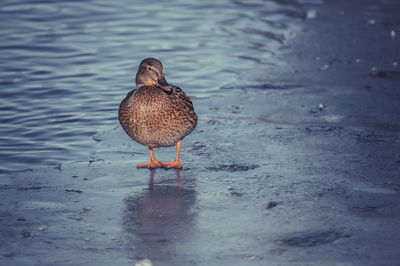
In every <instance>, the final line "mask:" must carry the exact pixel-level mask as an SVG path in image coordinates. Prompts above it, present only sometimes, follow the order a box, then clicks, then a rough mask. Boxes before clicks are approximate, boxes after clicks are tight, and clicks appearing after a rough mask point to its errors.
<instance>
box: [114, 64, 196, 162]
mask: <svg viewBox="0 0 400 266" xmlns="http://www.w3.org/2000/svg"><path fill="white" fill-rule="evenodd" d="M136 87H137V89H135V90H133V91H131V92H129V93H128V95H127V96H126V98H125V99H124V100H123V101H122V102H121V105H120V106H119V111H118V118H119V122H120V123H121V125H122V128H123V129H124V130H125V132H126V133H127V134H128V135H129V136H130V137H131V138H132V139H134V140H135V141H137V142H139V143H140V144H143V145H145V146H147V147H148V148H149V153H150V159H151V160H150V162H148V163H143V164H139V165H138V166H137V167H138V168H140V167H147V168H156V167H164V168H182V164H181V163H180V161H179V153H180V149H181V144H182V139H183V138H184V137H185V136H187V135H189V134H190V133H191V132H192V131H193V130H194V128H195V127H196V125H197V116H196V113H195V112H194V108H193V104H192V101H191V100H190V98H189V97H188V96H186V94H185V93H184V92H183V90H182V89H180V88H178V87H175V86H172V85H170V84H168V83H167V81H166V80H165V77H164V73H163V66H162V64H161V62H160V61H159V60H157V59H155V58H146V59H144V60H143V61H142V62H141V63H140V65H139V68H138V71H137V73H136ZM174 145H176V156H175V160H174V161H172V162H168V163H162V162H160V161H158V160H157V159H156V157H155V156H154V151H153V149H154V148H159V147H169V146H174Z"/></svg>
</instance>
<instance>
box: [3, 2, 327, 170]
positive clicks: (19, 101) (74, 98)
mask: <svg viewBox="0 0 400 266" xmlns="http://www.w3.org/2000/svg"><path fill="white" fill-rule="evenodd" d="M315 3H319V1H304V0H301V1H300V0H298V1H296V0H289V1H285V0H273V1H251V2H250V1H235V0H232V1H228V0H222V1H165V2H162V1H150V2H149V1H134V2H132V1H124V0H121V1H101V0H99V1H88V2H84V3H83V2H81V1H45V0H43V1H27V0H25V1H24V0H20V1H14V0H12V1H11V0H10V1H3V2H2V5H1V7H0V23H1V24H0V25H1V27H0V34H1V36H2V38H1V44H0V51H1V53H0V125H1V126H0V173H7V172H10V171H11V172H12V171H21V170H26V169H33V168H36V167H41V166H56V165H57V164H59V163H61V162H62V163H64V162H69V161H80V160H86V159H87V157H88V156H89V155H90V153H91V152H92V150H93V149H94V146H95V143H96V141H95V139H94V138H93V137H92V136H93V135H94V134H96V133H97V132H101V131H104V130H107V129H110V128H114V127H116V126H118V121H117V109H118V105H119V103H120V101H121V99H123V98H124V97H125V95H126V93H127V92H128V91H129V90H130V89H131V88H133V87H134V83H133V81H134V75H135V72H136V68H137V65H138V63H139V62H140V61H141V60H142V59H143V58H146V57H156V58H159V59H160V60H161V61H162V62H163V63H164V68H165V70H166V77H167V80H168V81H170V82H171V83H173V84H176V85H179V86H181V87H182V88H184V89H185V91H186V92H187V93H188V94H189V95H191V97H192V98H193V99H196V98H207V97H211V96H212V95H215V94H220V95H223V93H226V92H224V91H223V90H220V88H221V87H223V86H225V85H226V84H229V83H231V82H234V81H235V80H238V79H240V77H243V76H244V75H246V73H249V72H251V71H253V70H255V69H257V70H259V69H262V68H263V67H267V66H270V67H271V66H276V65H282V64H283V62H279V61H276V60H274V55H275V54H276V53H278V52H279V50H280V49H281V48H283V47H285V45H286V40H287V39H288V38H290V37H291V36H293V35H294V34H295V33H296V29H297V28H298V27H297V24H299V23H300V22H302V21H303V20H305V19H306V17H307V11H309V10H310V8H312V5H313V4H315Z"/></svg>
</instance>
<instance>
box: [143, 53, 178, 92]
mask: <svg viewBox="0 0 400 266" xmlns="http://www.w3.org/2000/svg"><path fill="white" fill-rule="evenodd" d="M144 85H149V86H155V87H160V88H162V89H163V90H166V91H170V90H172V88H171V86H170V85H169V84H168V82H167V81H166V80H165V77H164V72H163V65H162V64H161V62H160V61H159V60H157V59H155V58H146V59H144V60H143V61H142V62H141V63H140V65H139V68H138V71H137V73H136V86H137V87H138V88H140V87H141V86H144Z"/></svg>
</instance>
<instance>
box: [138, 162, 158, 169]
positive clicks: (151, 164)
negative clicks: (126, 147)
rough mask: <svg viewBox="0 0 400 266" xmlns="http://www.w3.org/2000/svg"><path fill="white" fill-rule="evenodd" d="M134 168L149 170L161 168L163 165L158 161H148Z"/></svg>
mask: <svg viewBox="0 0 400 266" xmlns="http://www.w3.org/2000/svg"><path fill="white" fill-rule="evenodd" d="M136 167H137V168H149V169H152V168H160V167H163V165H162V164H161V162H159V161H150V162H148V163H142V164H138V165H137V166H136Z"/></svg>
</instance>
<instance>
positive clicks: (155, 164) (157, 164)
mask: <svg viewBox="0 0 400 266" xmlns="http://www.w3.org/2000/svg"><path fill="white" fill-rule="evenodd" d="M149 153H150V162H148V163H142V164H138V165H137V166H136V167H137V168H157V167H162V165H161V162H160V161H158V160H157V159H156V156H154V151H153V148H149Z"/></svg>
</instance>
